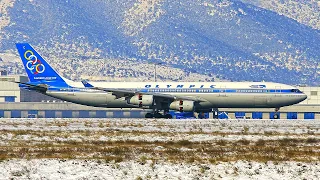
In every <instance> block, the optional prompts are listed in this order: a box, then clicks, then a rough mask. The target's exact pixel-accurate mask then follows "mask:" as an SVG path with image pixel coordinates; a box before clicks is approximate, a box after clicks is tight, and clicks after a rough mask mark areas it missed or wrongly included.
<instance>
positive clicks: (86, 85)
mask: <svg viewBox="0 0 320 180" xmlns="http://www.w3.org/2000/svg"><path fill="white" fill-rule="evenodd" d="M81 82H82V84H83V85H84V87H86V88H93V87H94V86H92V84H90V83H89V82H88V81H87V80H82V81H81Z"/></svg>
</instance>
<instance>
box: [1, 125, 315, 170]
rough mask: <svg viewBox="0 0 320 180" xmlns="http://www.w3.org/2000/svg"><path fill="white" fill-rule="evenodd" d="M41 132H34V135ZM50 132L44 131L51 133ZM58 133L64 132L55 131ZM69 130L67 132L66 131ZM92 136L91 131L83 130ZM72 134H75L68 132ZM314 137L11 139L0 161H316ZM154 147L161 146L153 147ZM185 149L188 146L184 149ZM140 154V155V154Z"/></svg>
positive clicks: (2, 148)
mask: <svg viewBox="0 0 320 180" xmlns="http://www.w3.org/2000/svg"><path fill="white" fill-rule="evenodd" d="M6 133H15V135H16V136H17V135H25V134H28V133H29V132H26V131H17V132H6ZM38 133H39V134H42V133H44V132H41V133H40V132H33V135H35V134H38ZM50 133H52V132H46V133H45V134H47V135H48V134H50ZM57 133H58V134H55V135H60V133H63V132H57ZM69 133H70V132H69ZM86 134H88V135H92V134H94V133H86ZM70 136H74V134H70ZM318 143H319V140H318V139H315V138H308V139H291V138H284V139H280V140H262V139H259V140H258V141H257V142H251V141H249V140H246V139H241V140H238V141H227V140H218V141H213V142H191V141H189V140H181V141H167V142H159V141H152V142H149V141H132V140H119V141H101V140H90V141H81V142H79V141H75V140H67V141H52V142H48V141H45V142H37V143H35V142H34V141H24V140H12V141H10V142H8V145H7V146H1V147H0V160H5V159H12V158H24V159H35V158H60V159H99V160H105V161H115V162H121V161H123V160H136V161H138V162H140V163H142V164H145V163H146V160H147V159H150V158H148V157H152V160H167V161H170V162H187V163H194V162H210V163H216V162H219V161H237V160H252V161H258V162H266V161H291V160H295V161H305V162H310V161H319V160H320V159H319V157H320V147H319V146H310V144H311V145H314V144H318ZM156 147H163V148H160V149H155V148H156ZM185 148H187V149H185ZM142 154H143V155H142Z"/></svg>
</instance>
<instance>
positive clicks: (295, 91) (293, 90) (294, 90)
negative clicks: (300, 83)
mask: <svg viewBox="0 0 320 180" xmlns="http://www.w3.org/2000/svg"><path fill="white" fill-rule="evenodd" d="M291 92H294V93H302V92H301V91H300V90H299V89H291Z"/></svg>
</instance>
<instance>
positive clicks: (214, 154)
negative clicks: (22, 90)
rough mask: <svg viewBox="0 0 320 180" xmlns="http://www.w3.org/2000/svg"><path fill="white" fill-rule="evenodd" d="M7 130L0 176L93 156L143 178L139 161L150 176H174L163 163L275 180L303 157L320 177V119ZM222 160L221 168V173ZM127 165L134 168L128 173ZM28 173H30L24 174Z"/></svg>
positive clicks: (65, 124)
mask: <svg viewBox="0 0 320 180" xmlns="http://www.w3.org/2000/svg"><path fill="white" fill-rule="evenodd" d="M0 131H1V135H0V152H1V154H0V159H1V163H0V179H1V178H2V177H7V176H10V177H15V176H14V175H12V172H13V171H12V169H8V168H7V167H9V166H10V167H11V166H12V167H16V166H15V165H14V164H20V163H22V164H28V163H31V164H34V167H38V168H40V167H42V168H45V167H43V166H44V165H43V163H45V164H48V167H47V168H49V170H50V168H53V167H59V168H60V169H64V168H67V166H69V164H70V163H71V162H75V163H76V164H77V165H74V166H75V167H77V166H78V165H79V164H86V163H85V162H87V165H85V166H86V167H88V168H89V167H92V166H93V165H92V164H95V165H94V167H100V166H103V167H104V168H107V167H108V168H109V166H107V165H110V166H111V165H115V166H117V164H118V166H119V168H120V167H122V168H124V169H122V168H120V169H118V170H117V171H116V173H115V174H117V173H118V175H116V176H115V177H116V179H117V178H121V177H122V178H125V179H126V178H128V179H132V178H136V177H137V176H138V174H135V173H138V172H139V171H140V170H133V169H132V168H133V167H135V166H133V165H134V164H136V166H137V167H140V168H141V169H144V168H147V169H148V171H147V172H149V171H150V172H149V174H146V175H145V176H144V177H142V178H145V177H146V176H151V177H153V178H155V172H154V171H152V168H155V169H158V171H159V172H160V171H161V172H162V171H163V176H161V177H162V178H166V177H169V176H168V173H169V172H168V171H167V173H166V172H165V168H161V166H160V165H163V167H168V168H169V167H172V168H177V172H179V173H178V174H176V175H175V176H174V177H176V178H178V177H180V178H188V177H192V176H193V175H194V176H195V175H198V174H199V172H200V171H201V172H203V173H200V175H199V177H207V178H209V179H210V178H219V175H220V176H222V177H230V176H229V175H230V174H229V175H228V173H227V174H226V170H228V169H229V167H238V170H237V173H236V174H238V175H241V177H242V176H243V177H251V176H252V177H258V178H263V177H267V178H272V177H273V176H272V177H271V176H270V175H268V171H267V170H266V169H268V168H269V170H271V169H273V168H277V167H278V166H279V164H280V166H279V167H282V168H285V169H284V170H283V172H278V173H277V174H280V176H275V177H284V178H288V177H289V175H290V171H289V170H290V168H291V167H296V168H298V169H299V168H300V166H298V165H297V163H303V164H304V165H305V166H306V168H307V169H306V170H304V171H305V172H307V173H308V176H306V177H307V178H308V179H310V178H311V179H313V178H315V177H320V174H319V173H320V172H319V169H320V163H319V162H320V136H319V135H320V121H319V120H313V121H305V120H294V121H290V120H217V119H212V120H209V119H205V120H177V119H171V120H164V119H0ZM12 159H15V160H12ZM52 159H57V160H52ZM59 159H60V160H61V159H64V160H67V161H59ZM29 160H30V161H29ZM88 160H89V161H88ZM39 163H40V164H39ZM52 163H53V164H52ZM97 163H98V164H97ZM274 163H278V165H277V164H274ZM50 164H51V165H50ZM248 164H251V165H248ZM219 165H221V168H222V169H221V172H220V171H219V172H216V171H213V170H216V168H218V167H219ZM259 165H260V166H261V167H262V169H260V170H259V168H260V167H259ZM70 166H71V165H70ZM145 166H147V167H145ZM193 166H195V167H193ZM204 166H205V167H204ZM247 166H248V167H247ZM250 166H252V167H251V169H252V168H253V167H256V168H257V169H258V170H257V172H258V171H259V172H258V174H257V173H256V172H253V173H252V174H250V173H249V174H246V173H245V172H246V171H250V172H251V170H250V169H248V168H249V167H250ZM101 168H102V167H101ZM126 168H127V172H129V171H130V172H131V171H132V172H131V174H129V173H127V175H124V174H123V171H125V170H126ZM181 168H182V169H181ZM185 168H187V169H188V168H189V169H190V168H191V169H192V168H196V169H197V173H196V174H194V172H192V171H188V172H189V173H186V172H185V170H186V169H185ZM201 168H202V170H201ZM203 168H204V169H203ZM208 168H209V169H208ZM225 168H226V169H225ZM270 168H271V169H270ZM286 168H288V169H287V170H288V171H287V170H286ZM316 168H318V169H316ZM13 169H14V168H13ZM40 169H41V168H40ZM89 169H90V168H89ZM89 169H88V172H91V171H92V170H90V171H89ZM169 169H170V168H169ZM191 169H190V170H191ZM253 169H255V168H253ZM30 170H32V169H29V171H30ZM49 170H48V172H49ZM274 170H276V169H274ZM34 171H35V174H37V175H39V172H38V170H37V169H36V170H34ZM50 171H51V170H50ZM65 171H70V173H71V174H68V173H67V174H68V175H69V176H61V177H65V178H66V177H74V176H72V173H74V171H71V170H70V169H68V170H65ZM84 171H85V170H84ZM118 171H119V172H118ZM120 171H121V172H120ZM232 171H234V169H233V168H232ZM272 171H273V170H272ZM99 172H100V171H92V173H98V174H99ZM210 172H212V174H210ZM213 172H214V173H213ZM132 173H133V174H132ZM219 173H220V174H219ZM264 173H265V174H264ZM286 173H287V174H286ZM119 174H120V175H119ZM231 174H232V173H231ZM291 174H292V173H291ZM26 175H27V173H26V172H23V173H22V175H21V177H25V176H26ZM29 175H30V173H29ZM58 175H59V173H58V174H57V176H58ZM60 175H62V174H60ZM85 175H87V174H85ZM109 175H110V174H109ZM234 175H235V174H233V175H232V176H234ZM256 175H259V176H256ZM282 175H283V176H282ZM108 177H109V176H108ZM110 177H111V176H110ZM296 177H305V176H304V174H303V173H302V174H300V176H298V175H297V176H296ZM296 177H292V178H296ZM173 179H175V178H173ZM276 179H277V178H276Z"/></svg>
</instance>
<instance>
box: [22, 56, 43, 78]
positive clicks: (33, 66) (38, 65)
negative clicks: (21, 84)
mask: <svg viewBox="0 0 320 180" xmlns="http://www.w3.org/2000/svg"><path fill="white" fill-rule="evenodd" d="M24 58H25V59H26V60H27V61H28V62H27V64H26V67H27V69H29V70H30V72H31V73H32V74H39V73H43V72H44V71H45V69H46V68H45V66H44V65H43V64H42V62H41V61H40V60H39V59H38V57H37V56H36V55H34V53H33V52H32V51H31V50H27V51H26V52H25V53H24Z"/></svg>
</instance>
